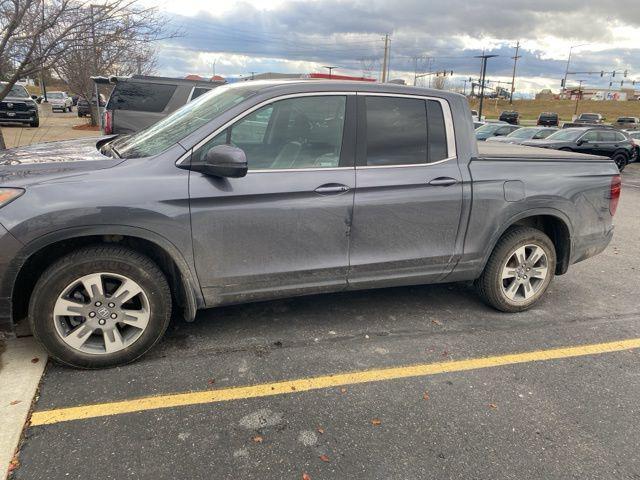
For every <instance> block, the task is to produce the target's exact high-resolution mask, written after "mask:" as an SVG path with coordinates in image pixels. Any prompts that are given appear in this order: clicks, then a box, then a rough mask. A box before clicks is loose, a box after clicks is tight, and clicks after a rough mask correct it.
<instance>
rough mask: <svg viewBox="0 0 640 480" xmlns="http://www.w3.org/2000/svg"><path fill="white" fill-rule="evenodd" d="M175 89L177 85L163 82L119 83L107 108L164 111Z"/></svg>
mask: <svg viewBox="0 0 640 480" xmlns="http://www.w3.org/2000/svg"><path fill="white" fill-rule="evenodd" d="M175 91H176V85H168V84H163V83H134V82H122V83H118V84H117V85H116V87H115V89H114V90H113V93H112V94H111V98H110V99H109V105H107V109H109V110H134V111H138V112H162V111H163V110H164V109H165V108H166V106H167V104H168V103H169V100H171V97H172V96H173V94H174V92H175Z"/></svg>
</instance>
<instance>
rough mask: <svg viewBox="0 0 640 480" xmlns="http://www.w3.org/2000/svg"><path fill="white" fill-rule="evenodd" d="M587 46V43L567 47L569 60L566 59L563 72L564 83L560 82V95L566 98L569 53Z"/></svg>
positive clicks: (569, 62) (569, 60) (569, 59)
mask: <svg viewBox="0 0 640 480" xmlns="http://www.w3.org/2000/svg"><path fill="white" fill-rule="evenodd" d="M587 45H589V44H588V43H581V44H580V45H571V47H569V58H567V68H566V69H565V71H564V81H563V82H562V94H563V95H564V96H566V94H567V75H569V65H570V64H571V52H572V51H573V49H574V48H578V47H585V46H587Z"/></svg>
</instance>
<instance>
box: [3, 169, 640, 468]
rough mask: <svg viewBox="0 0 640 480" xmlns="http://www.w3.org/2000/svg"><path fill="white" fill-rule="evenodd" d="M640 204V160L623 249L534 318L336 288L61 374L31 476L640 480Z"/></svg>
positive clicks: (205, 320)
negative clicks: (115, 364)
mask: <svg viewBox="0 0 640 480" xmlns="http://www.w3.org/2000/svg"><path fill="white" fill-rule="evenodd" d="M638 205H640V164H632V165H630V166H629V167H628V169H627V171H625V174H624V184H623V194H622V199H621V203H620V207H619V210H618V214H617V217H616V224H617V227H616V228H617V230H616V235H615V238H614V241H613V243H612V244H611V245H610V247H609V248H608V249H607V250H606V252H605V253H603V254H602V255H600V256H598V257H596V258H593V259H591V260H588V261H586V262H583V263H581V264H578V265H575V266H574V267H573V268H572V269H571V270H570V272H569V273H568V274H567V275H565V276H562V277H558V278H557V279H556V280H555V282H554V284H553V285H552V287H551V289H550V291H549V293H548V295H547V297H546V299H545V300H544V301H543V303H542V304H541V305H540V306H539V307H537V308H535V309H534V310H532V311H530V312H526V313H522V314H513V315H511V314H501V313H497V312H495V311H493V310H491V309H489V308H488V307H485V306H484V305H483V304H481V303H480V301H479V300H478V298H477V297H476V296H475V294H474V293H473V290H472V288H471V287H470V286H469V285H466V284H452V285H441V286H424V287H410V288H395V289H387V290H376V291H369V292H355V293H341V294H333V295H321V296H314V297H306V298H299V299H293V300H282V301H272V302H265V303H257V304H251V305H244V306H234V307H226V308H221V309H217V310H211V311H207V312H202V313H201V314H200V315H198V317H197V319H196V322H194V323H190V324H189V323H183V322H174V324H173V325H172V326H171V327H170V331H169V332H168V335H167V337H166V339H165V340H164V341H163V342H162V343H161V344H160V345H159V346H158V347H157V348H155V349H154V350H153V351H151V352H150V353H149V354H148V355H146V356H145V357H144V358H143V359H141V360H140V361H138V362H136V363H134V364H132V365H129V366H126V367H122V368H116V369H110V370H102V371H79V370H72V369H69V368H64V367H61V366H58V365H55V364H50V365H49V366H48V368H47V370H46V373H45V376H44V377H43V380H42V383H41V387H40V394H39V398H38V400H37V402H36V403H35V406H34V411H35V413H34V415H33V417H32V426H31V427H30V428H28V429H27V430H26V434H25V438H24V442H23V445H22V448H21V451H20V455H19V460H20V467H19V468H17V469H16V470H15V471H14V473H13V478H15V479H30V480H31V479H44V478H47V479H89V478H90V479H112V478H113V479H116V478H117V479H121V478H136V479H147V478H148V479H168V478H189V479H230V478H260V479H285V478H287V479H288V478H291V479H300V478H310V479H314V480H316V479H346V478H375V479H408V478H438V479H440V478H452V479H487V478H508V479H511V478H513V479H516V478H517V479H523V478H544V479H552V478H562V479H569V478H576V479H577V478H580V479H592V478H593V479H609V478H611V479H614V478H615V479H634V478H636V479H637V478H640V450H639V449H638V448H637V447H638V445H639V444H640V407H639V404H638V398H639V396H640V366H639V360H640V349H638V348H637V347H638V346H640V305H639V302H638V287H639V285H640V256H639V255H638V251H639V249H640V235H639V234H640V217H638V214H637V212H638ZM529 352H533V353H529ZM510 354H516V355H515V356H514V355H511V356H509V355H510ZM443 365H444V366H443ZM392 368H393V369H392ZM390 369H392V370H390ZM283 382H284V383H283ZM234 387H246V388H234ZM74 407H77V408H74ZM305 474H306V477H303V475H305Z"/></svg>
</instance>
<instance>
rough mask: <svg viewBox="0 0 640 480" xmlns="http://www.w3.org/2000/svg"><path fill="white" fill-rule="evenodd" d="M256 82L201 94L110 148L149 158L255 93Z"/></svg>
mask: <svg viewBox="0 0 640 480" xmlns="http://www.w3.org/2000/svg"><path fill="white" fill-rule="evenodd" d="M258 89H259V87H258V86H256V85H243V86H228V85H225V86H222V87H218V88H215V89H213V90H212V91H210V92H209V93H206V94H204V95H201V96H199V97H198V98H196V99H195V100H193V101H192V102H190V103H187V104H186V105H184V106H183V107H181V108H179V109H178V110H176V111H175V112H173V113H172V114H171V115H169V116H168V117H166V118H164V119H163V120H160V121H159V122H158V123H156V124H154V125H152V126H150V127H149V128H146V129H144V130H141V131H140V132H137V133H134V134H133V135H130V136H126V137H122V138H118V139H117V140H115V141H114V142H113V143H112V144H111V147H112V148H113V149H114V150H115V151H116V153H117V154H118V155H119V156H120V157H121V158H136V157H150V156H153V155H157V154H159V153H161V152H164V151H165V150H166V149H168V148H169V147H170V146H172V145H174V144H175V143H177V142H178V141H180V140H182V139H183V138H185V137H187V136H188V135H190V134H192V133H193V132H195V131H196V130H197V129H199V128H200V127H202V126H204V125H206V124H207V123H209V122H210V121H211V120H213V119H214V118H216V117H217V116H218V115H220V114H222V113H224V112H226V111H227V110H229V109H230V108H232V107H233V106H235V105H237V104H239V103H240V102H242V101H244V100H246V99H247V98H249V97H251V96H252V95H255V94H256V93H257V91H258Z"/></svg>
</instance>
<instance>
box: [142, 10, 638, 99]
mask: <svg viewBox="0 0 640 480" xmlns="http://www.w3.org/2000/svg"><path fill="white" fill-rule="evenodd" d="M144 1H146V2H147V3H151V4H153V5H155V6H157V7H158V8H159V9H160V11H161V12H162V14H163V15H165V16H166V18H167V25H168V26H169V28H172V29H177V30H178V31H179V32H180V35H179V36H178V37H177V38H173V39H171V40H166V41H163V42H161V43H160V44H159V45H158V54H159V62H158V68H157V70H158V74H161V75H169V76H184V75H187V74H199V75H202V76H210V75H212V74H213V72H214V71H215V73H216V74H218V75H222V76H226V77H239V76H250V75H251V73H250V72H257V73H263V72H284V73H312V72H325V73H326V72H327V69H326V68H324V67H325V66H336V67H338V68H336V69H334V73H338V74H344V75H357V76H361V75H366V76H372V77H375V78H379V77H380V72H381V64H382V57H383V51H384V40H383V37H384V35H385V34H389V35H390V39H391V41H390V46H391V47H390V48H391V50H390V52H391V53H390V71H391V73H390V77H391V78H401V79H404V80H405V81H407V82H408V83H413V80H414V73H415V71H416V67H417V70H418V73H426V72H428V71H429V65H431V70H432V71H442V70H447V71H451V70H453V73H454V75H453V76H452V77H449V78H448V79H447V82H448V88H460V89H462V88H463V80H464V79H469V78H470V77H472V78H473V79H474V81H477V78H478V75H479V71H480V60H479V59H477V58H474V57H475V56H476V55H480V54H482V52H483V51H485V52H486V53H489V54H495V55H498V57H496V58H492V59H490V60H489V63H488V69H487V78H488V79H489V80H491V81H493V82H495V83H493V84H492V85H494V86H495V85H500V84H499V83H497V82H510V81H511V74H512V69H513V59H512V57H513V56H514V54H515V45H516V42H518V41H519V42H520V45H521V48H520V52H519V55H521V58H520V59H519V60H518V64H517V78H516V91H517V92H518V93H519V94H520V95H522V96H528V95H532V94H533V93H535V92H537V91H539V90H541V89H543V88H550V89H552V90H555V91H557V90H558V89H559V88H560V79H561V78H562V77H563V76H564V73H565V69H566V65H567V59H568V56H569V51H570V49H571V47H572V46H576V47H574V48H573V50H572V56H571V64H570V71H572V72H596V73H576V74H575V75H569V79H568V81H567V84H568V85H569V86H571V85H573V84H576V85H577V81H578V80H584V84H585V85H588V86H592V87H596V88H603V89H607V88H609V82H610V81H613V82H614V85H613V89H616V88H620V81H624V83H625V85H624V86H625V87H628V86H631V85H630V84H631V81H632V80H638V85H637V88H638V89H640V6H639V3H640V0H510V1H506V2H505V1H504V0H481V1H477V0H476V1H470V0H447V1H443V0H394V1H390V0H386V1H384V0H352V1H344V0H240V1H237V0H225V1H224V2H219V1H216V2H213V1H204V0H173V1H170V0H144ZM429 59H431V60H429ZM603 70H604V71H605V74H604V76H602V77H601V76H600V72H601V71H603ZM625 70H626V71H627V72H628V76H627V78H624V75H623V73H622V72H624V71H625ZM613 71H616V76H615V78H612V77H611V72H613ZM418 81H419V82H425V81H426V80H424V79H419V80H418ZM503 86H507V85H506V84H505V85H503ZM467 88H468V87H467Z"/></svg>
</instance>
